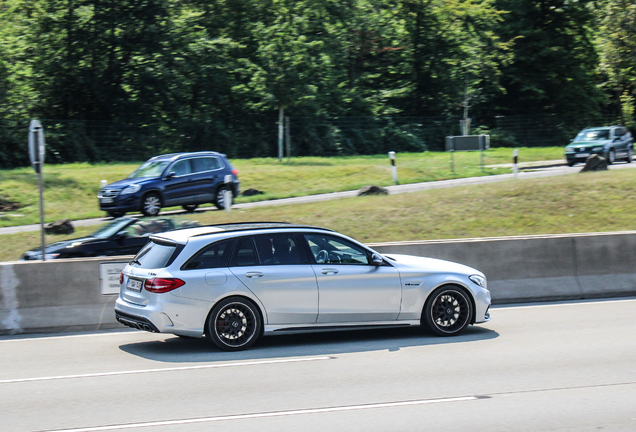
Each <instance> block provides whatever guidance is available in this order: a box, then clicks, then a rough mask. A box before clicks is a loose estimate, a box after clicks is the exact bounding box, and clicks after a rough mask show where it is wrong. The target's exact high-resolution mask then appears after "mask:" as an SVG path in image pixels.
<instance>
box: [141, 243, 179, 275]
mask: <svg viewBox="0 0 636 432" xmlns="http://www.w3.org/2000/svg"><path fill="white" fill-rule="evenodd" d="M176 250H177V247H176V245H167V244H158V243H155V242H154V241H150V242H148V243H147V244H146V246H144V247H143V248H142V249H141V250H140V251H139V253H138V254H137V255H136V256H135V258H134V259H133V260H132V261H131V263H132V264H133V265H136V266H139V267H142V268H147V269H156V268H163V267H166V266H167V265H168V263H169V262H171V258H172V256H173V255H174V254H175V252H176Z"/></svg>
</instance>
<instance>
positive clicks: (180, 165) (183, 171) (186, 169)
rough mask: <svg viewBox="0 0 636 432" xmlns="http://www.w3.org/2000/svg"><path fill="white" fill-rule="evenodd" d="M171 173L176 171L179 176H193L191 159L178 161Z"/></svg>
mask: <svg viewBox="0 0 636 432" xmlns="http://www.w3.org/2000/svg"><path fill="white" fill-rule="evenodd" d="M170 171H174V173H175V175H177V176H182V175H187V174H191V173H192V169H191V168H190V159H185V160H181V161H178V162H177V163H175V164H174V165H173V166H172V169H171V170H170Z"/></svg>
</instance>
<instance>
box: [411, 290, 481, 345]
mask: <svg viewBox="0 0 636 432" xmlns="http://www.w3.org/2000/svg"><path fill="white" fill-rule="evenodd" d="M423 315H424V316H423V317H422V321H423V323H422V324H426V325H427V326H428V328H430V329H431V331H433V333H435V334H437V335H439V336H455V335H458V334H459V333H461V332H462V331H463V330H464V329H465V328H466V327H467V326H468V324H469V323H470V318H471V315H472V305H471V303H470V300H469V299H468V296H467V294H466V293H465V292H464V291H463V290H461V289H460V288H457V287H454V286H447V287H441V288H438V289H437V290H435V291H434V292H433V293H432V294H431V295H430V296H429V298H428V300H427V301H426V304H425V306H424V313H423Z"/></svg>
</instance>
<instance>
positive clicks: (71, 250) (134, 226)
mask: <svg viewBox="0 0 636 432" xmlns="http://www.w3.org/2000/svg"><path fill="white" fill-rule="evenodd" d="M198 225H199V224H198V223H197V222H194V221H189V220H183V221H180V220H177V219H172V218H148V219H146V218H132V217H122V218H119V219H116V220H114V221H112V222H110V223H108V224H106V225H104V226H103V227H101V228H99V229H98V230H97V231H95V232H94V233H92V234H90V235H88V236H86V237H82V238H77V239H72V240H64V241H59V242H55V243H51V244H48V245H46V246H45V249H44V254H45V258H46V259H47V260H50V259H60V258H79V257H94V256H111V255H135V254H136V253H137V252H139V250H140V249H141V248H142V247H143V246H144V245H145V244H146V243H148V236H150V235H151V234H154V233H160V232H165V231H170V230H173V229H177V228H189V227H194V226H198ZM40 259H42V248H41V247H38V248H35V249H31V250H30V251H27V252H25V253H24V254H23V255H22V258H20V260H21V261H28V260H40Z"/></svg>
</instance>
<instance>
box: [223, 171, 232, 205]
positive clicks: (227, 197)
mask: <svg viewBox="0 0 636 432" xmlns="http://www.w3.org/2000/svg"><path fill="white" fill-rule="evenodd" d="M223 207H225V213H230V212H231V211H232V175H231V174H228V175H226V176H225V191H223Z"/></svg>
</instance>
